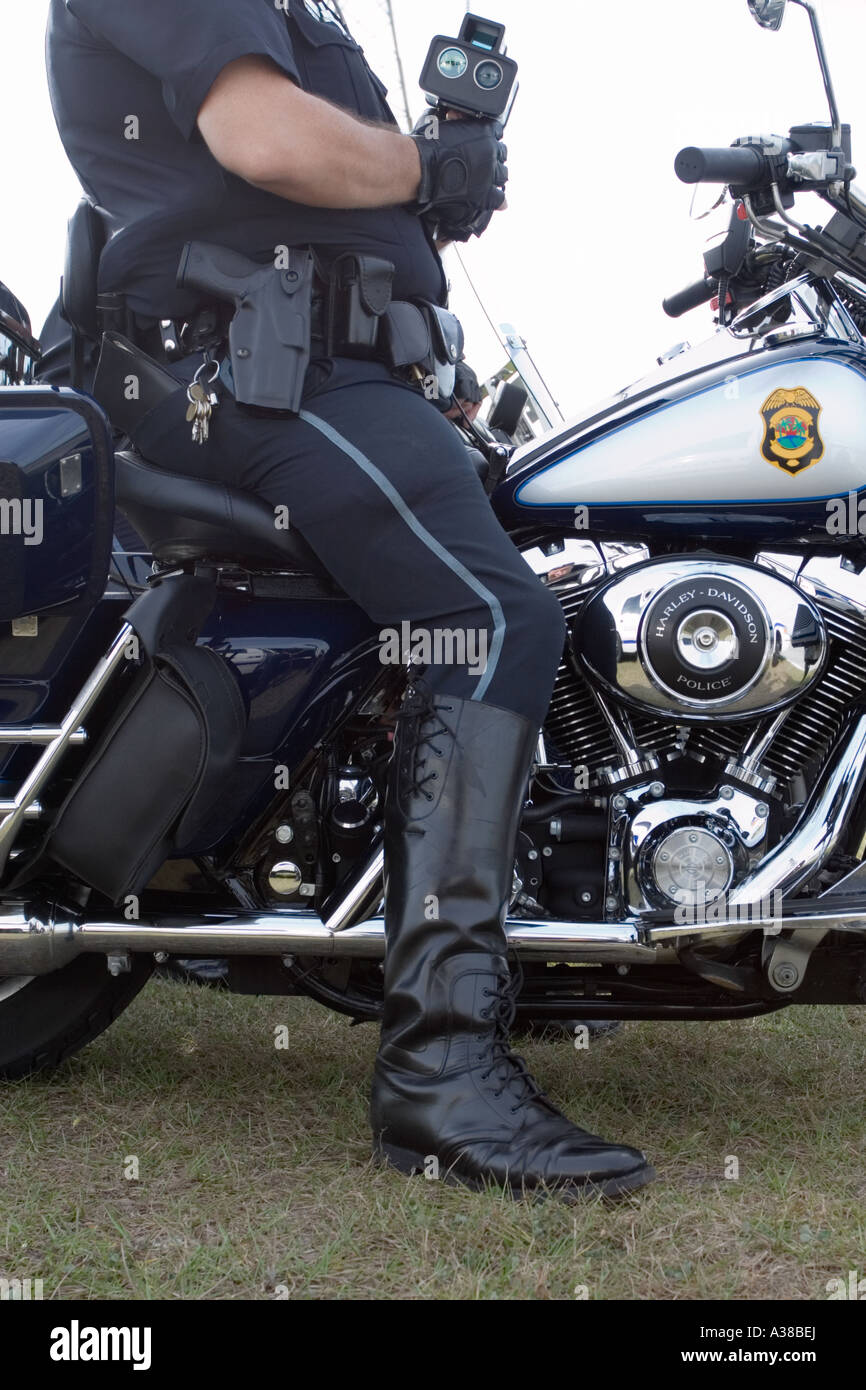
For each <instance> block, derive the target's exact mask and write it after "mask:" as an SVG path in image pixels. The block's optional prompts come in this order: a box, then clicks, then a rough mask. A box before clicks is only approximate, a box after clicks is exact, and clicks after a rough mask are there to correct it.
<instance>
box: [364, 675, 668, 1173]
mask: <svg viewBox="0 0 866 1390" xmlns="http://www.w3.org/2000/svg"><path fill="white" fill-rule="evenodd" d="M536 738H537V731H536V730H535V729H534V728H533V727H532V725H530V723H529V722H528V721H527V720H525V719H522V718H521V717H520V716H519V715H516V714H513V713H511V712H510V711H508V710H503V709H498V708H495V707H493V706H491V705H485V704H482V703H480V702H478V701H465V700H460V699H457V698H456V697H451V696H434V697H431V696H430V695H429V693H426V692H425V691H424V688H423V685H421V684H416V686H415V687H414V688H412V689H410V692H409V696H408V697H407V701H406V704H405V705H404V709H403V712H402V714H401V716H400V721H399V727H398V731H397V735H396V738H395V749H394V756H393V759H392V763H391V768H390V780H389V788H388V804H387V808H386V823H385V824H386V870H387V890H386V909H385V932H386V939H387V958H386V962H385V1009H384V1015H383V1020H382V1036H381V1043H380V1047H379V1054H378V1057H377V1059H376V1068H375V1073H374V1080H373V1093H372V1105H371V1119H372V1125H373V1135H374V1144H375V1150H376V1153H377V1154H378V1155H379V1156H380V1157H382V1158H384V1159H386V1160H387V1161H388V1162H390V1163H391V1164H393V1165H394V1166H395V1167H397V1168H399V1169H400V1170H401V1171H402V1172H406V1173H411V1172H415V1171H419V1170H425V1169H426V1171H428V1172H429V1171H430V1164H431V1160H434V1159H435V1160H436V1163H437V1165H438V1174H439V1176H440V1177H442V1178H444V1179H450V1180H452V1181H459V1182H462V1183H464V1184H466V1185H468V1186H470V1187H481V1186H484V1185H485V1184H487V1183H495V1184H498V1185H504V1186H507V1187H509V1188H510V1189H511V1190H512V1191H513V1192H514V1193H515V1194H519V1193H521V1192H522V1191H523V1190H525V1189H530V1188H535V1187H544V1186H546V1187H551V1188H556V1189H560V1190H562V1189H569V1190H571V1191H573V1192H577V1191H580V1192H587V1191H592V1192H601V1193H603V1194H605V1195H608V1196H613V1195H616V1194H618V1193H621V1192H627V1191H630V1190H631V1189H633V1188H637V1187H641V1186H643V1185H644V1184H645V1183H647V1182H649V1181H650V1180H651V1179H652V1178H653V1177H654V1176H655V1174H654V1172H653V1170H652V1168H651V1167H650V1166H649V1165H648V1164H647V1162H646V1159H645V1157H644V1155H643V1154H642V1153H640V1152H639V1151H638V1150H636V1149H630V1148H625V1147H621V1146H619V1145H615V1144H608V1143H606V1142H605V1141H604V1140H602V1139H599V1138H597V1137H596V1136H594V1135H592V1134H588V1133H586V1132H585V1131H584V1130H581V1129H578V1128H577V1127H576V1126H575V1125H573V1124H571V1122H570V1121H569V1120H567V1119H566V1118H565V1116H564V1115H562V1114H561V1113H560V1112H559V1111H558V1110H557V1109H556V1108H555V1106H554V1105H553V1104H552V1103H551V1102H550V1101H549V1100H547V1099H546V1097H545V1096H544V1095H542V1093H541V1092H540V1090H539V1088H538V1086H537V1085H536V1083H535V1082H534V1081H533V1079H532V1077H531V1076H530V1075H529V1073H528V1072H527V1069H526V1065H525V1063H524V1062H523V1061H522V1059H521V1058H519V1057H516V1056H515V1055H514V1054H513V1053H512V1052H511V1050H510V1048H509V1046H508V1028H509V1027H510V1024H511V1022H512V1020H513V1016H514V998H513V996H514V992H515V991H514V985H513V984H512V982H511V978H510V971H509V968H508V962H507V959H506V938H505V932H504V928H503V923H504V918H505V913H506V909H507V905H508V901H509V897H510V892H511V883H512V866H513V860H514V845H515V840H516V835H517V827H518V822H519V818H520V811H521V808H522V806H523V800H524V794H525V789H526V779H527V776H528V772H529V767H530V764H531V761H532V756H533V752H534V748H535V742H536ZM434 1171H437V1170H434Z"/></svg>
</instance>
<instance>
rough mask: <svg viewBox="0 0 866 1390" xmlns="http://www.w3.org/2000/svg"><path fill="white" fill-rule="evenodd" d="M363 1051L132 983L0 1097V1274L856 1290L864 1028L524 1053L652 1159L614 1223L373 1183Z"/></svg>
mask: <svg viewBox="0 0 866 1390" xmlns="http://www.w3.org/2000/svg"><path fill="white" fill-rule="evenodd" d="M283 1030H285V1031H283ZM283 1041H285V1042H287V1046H285V1047H277V1046H276V1044H277V1043H278V1042H283ZM375 1041H376V1038H375V1031H374V1029H373V1028H372V1027H370V1026H365V1027H360V1028H351V1027H350V1026H349V1024H348V1022H347V1020H345V1019H342V1018H338V1017H336V1016H334V1015H332V1014H329V1013H327V1012H326V1011H325V1010H324V1009H322V1008H320V1007H318V1006H317V1005H314V1004H312V1003H310V1002H308V1001H304V1000H296V999H285V1000H284V999H278V998H277V999H273V998H270V999H248V998H240V997H232V996H230V995H227V994H225V993H222V992H217V991H214V990H209V989H202V988H197V987H195V986H187V985H184V984H180V983H175V982H172V981H162V980H155V981H152V982H151V983H150V985H149V986H148V987H147V988H146V990H145V991H144V993H143V994H142V995H140V996H139V998H138V999H137V1000H136V1002H135V1003H134V1004H133V1005H132V1007H131V1008H130V1009H129V1010H128V1011H127V1013H126V1014H125V1015H123V1016H122V1017H121V1019H120V1020H119V1021H118V1022H117V1023H116V1024H115V1025H114V1027H113V1028H112V1029H111V1030H110V1031H109V1032H108V1033H106V1034H104V1035H103V1036H102V1037H101V1038H100V1039H98V1040H97V1041H96V1042H95V1043H93V1044H91V1046H90V1047H88V1048H87V1049H86V1050H85V1051H84V1052H83V1053H81V1054H80V1055H79V1056H78V1057H76V1058H74V1059H73V1060H72V1061H70V1062H68V1063H66V1064H65V1065H64V1066H63V1067H62V1068H61V1069H60V1070H59V1071H58V1072H56V1073H54V1074H53V1075H51V1076H49V1077H47V1078H37V1079H35V1080H31V1081H28V1082H24V1083H19V1084H17V1085H5V1086H3V1085H0V1276H4V1275H5V1277H7V1278H14V1277H19V1278H25V1277H30V1278H42V1280H43V1283H44V1297H45V1298H46V1299H47V1298H51V1297H56V1298H81V1297H84V1298H90V1299H106V1298H121V1299H123V1298H169V1299H205V1298H211V1299H262V1298H279V1297H290V1298H300V1299H315V1298H324V1299H329V1298H376V1299H405V1298H411V1299H416V1298H417V1299H443V1300H444V1299H497V1298H498V1299H532V1300H534V1299H573V1298H575V1297H588V1298H590V1299H614V1298H625V1299H705V1298H725V1299H740V1298H758V1299H775V1298H793V1299H826V1297H827V1292H826V1285H827V1281H828V1280H829V1279H832V1278H843V1279H847V1276H848V1271H849V1270H857V1271H858V1278H862V1277H863V1276H864V1274H866V1126H864V1102H866V1067H864V1063H866V1010H863V1009H861V1010H857V1009H841V1008H827V1009H799V1010H793V1009H792V1010H789V1011H787V1012H784V1013H781V1014H775V1015H771V1016H770V1017H768V1018H766V1019H759V1020H754V1021H750V1022H743V1023H715V1024H653V1023H641V1024H631V1025H629V1026H628V1027H627V1028H626V1029H624V1030H623V1031H622V1032H621V1033H620V1034H619V1035H616V1036H614V1037H613V1038H610V1039H607V1040H605V1041H600V1042H598V1043H595V1044H592V1045H591V1046H590V1048H589V1050H588V1051H576V1050H575V1049H574V1047H573V1046H572V1044H571V1042H570V1041H569V1040H568V1039H567V1038H565V1039H563V1040H562V1041H559V1042H554V1043H535V1044H532V1045H526V1046H525V1047H524V1049H523V1050H524V1052H525V1055H526V1056H527V1058H528V1060H529V1061H530V1063H531V1064H532V1066H533V1068H534V1070H535V1071H536V1073H537V1075H538V1076H539V1079H540V1080H541V1081H542V1082H543V1084H544V1085H545V1088H546V1089H547V1090H548V1091H549V1093H550V1094H551V1095H552V1096H553V1097H554V1099H556V1100H557V1101H558V1102H559V1103H560V1104H562V1105H563V1106H564V1107H565V1108H566V1109H567V1111H568V1112H569V1114H571V1115H572V1116H573V1117H574V1118H575V1119H578V1120H579V1121H580V1122H581V1123H583V1124H584V1125H586V1126H587V1127H588V1128H592V1129H595V1130H596V1131H597V1132H600V1133H603V1134H605V1135H607V1136H609V1137H612V1138H617V1139H620V1140H624V1141H627V1142H631V1143H635V1144H638V1145H640V1146H642V1147H644V1148H646V1150H647V1151H648V1152H649V1153H650V1155H651V1156H652V1158H653V1160H654V1162H655V1164H656V1167H657V1169H658V1171H659V1175H660V1176H659V1181H658V1182H657V1183H656V1184H655V1185H654V1186H653V1187H651V1188H648V1189H646V1190H645V1192H644V1194H643V1195H641V1196H638V1197H635V1198H633V1199H630V1200H627V1201H625V1202H622V1203H620V1204H618V1205H616V1206H613V1205H609V1204H603V1203H598V1202H591V1203H584V1204H581V1205H580V1206H579V1207H577V1208H575V1207H569V1206H566V1205H563V1204H561V1203H559V1202H556V1201H548V1202H545V1203H514V1202H512V1201H511V1200H509V1199H507V1198H504V1197H502V1196H500V1195H498V1194H495V1193H489V1194H485V1195H481V1196H478V1195H474V1194H472V1193H469V1192H466V1191H464V1190H463V1189H456V1188H450V1187H446V1186H444V1185H442V1184H441V1183H438V1182H428V1181H426V1180H425V1179H424V1178H421V1177H418V1178H415V1179H406V1178H403V1177H401V1176H399V1175H397V1174H395V1173H391V1172H387V1171H381V1170H379V1169H377V1168H375V1167H374V1166H373V1165H372V1164H371V1162H370V1161H369V1137H368V1131H367V1124H366V1088H367V1082H368V1077H369V1074H370V1068H371V1064H372V1060H373V1055H374V1050H375ZM732 1159H735V1160H737V1163H738V1167H739V1176H738V1177H729V1176H726V1171H727V1172H728V1173H731V1172H733V1170H734V1166H735V1165H734V1164H733V1163H732V1161H731V1160H732ZM135 1160H137V1163H136V1162H135ZM136 1172H137V1174H138V1176H137V1179H136V1178H135V1177H134V1176H131V1175H133V1174H135V1173H136Z"/></svg>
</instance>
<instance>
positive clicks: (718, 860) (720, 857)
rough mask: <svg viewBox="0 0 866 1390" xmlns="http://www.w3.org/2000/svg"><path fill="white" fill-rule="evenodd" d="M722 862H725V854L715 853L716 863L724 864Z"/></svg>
mask: <svg viewBox="0 0 866 1390" xmlns="http://www.w3.org/2000/svg"><path fill="white" fill-rule="evenodd" d="M724 862H725V856H724V855H723V854H717V855H716V863H717V864H724Z"/></svg>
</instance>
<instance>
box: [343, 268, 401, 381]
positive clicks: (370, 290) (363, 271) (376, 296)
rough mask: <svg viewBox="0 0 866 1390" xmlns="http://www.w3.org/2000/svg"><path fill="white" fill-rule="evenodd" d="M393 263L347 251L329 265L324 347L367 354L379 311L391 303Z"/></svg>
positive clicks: (354, 354) (375, 333)
mask: <svg viewBox="0 0 866 1390" xmlns="http://www.w3.org/2000/svg"><path fill="white" fill-rule="evenodd" d="M395 273H396V266H395V265H394V264H393V262H392V261H385V260H381V259H380V258H379V257H378V256H366V255H358V254H356V253H355V252H347V253H346V254H345V255H343V256H340V257H338V259H337V260H336V261H335V262H334V264H333V266H332V267H331V275H330V286H329V288H330V294H329V301H328V330H327V350H328V352H329V354H331V353H338V354H339V355H341V356H345V357H371V356H372V355H373V353H374V351H375V349H376V345H377V341H378V337H379V325H380V322H381V320H382V315H383V314H384V313H385V311H386V309H387V308H388V305H389V304H390V303H391V291H392V286H393V283H394V275H395Z"/></svg>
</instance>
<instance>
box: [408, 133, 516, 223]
mask: <svg viewBox="0 0 866 1390" xmlns="http://www.w3.org/2000/svg"><path fill="white" fill-rule="evenodd" d="M501 135H502V126H501V125H500V124H499V122H498V121H481V120H456V121H446V120H442V119H440V118H439V117H435V116H431V115H426V116H423V117H422V118H421V120H420V121H419V123H418V126H417V127H416V130H415V132H414V133H413V135H412V139H413V140H414V141H415V144H416V145H417V146H418V151H419V153H420V155H421V184H420V187H419V189H418V194H417V197H416V199H415V202H414V204H413V205H412V206H413V207H414V209H415V211H416V212H418V213H420V214H422V216H423V217H424V220H425V222H426V223H427V226H428V227H429V228H430V230H431V232H432V233H433V234H434V235H435V236H437V237H439V238H440V239H442V240H445V241H468V240H469V238H470V236H480V235H481V233H482V232H483V231H484V229H485V228H486V227H487V225H488V223H489V222H490V219H491V217H492V216H493V214H494V212H495V211H496V209H497V208H501V207H502V204H503V203H504V202H505V184H506V182H507V181H508V167H507V165H506V163H505V161H506V159H507V157H508V151H507V150H506V148H505V146H504V145H503V144H502V142H501V140H500V136H501Z"/></svg>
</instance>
